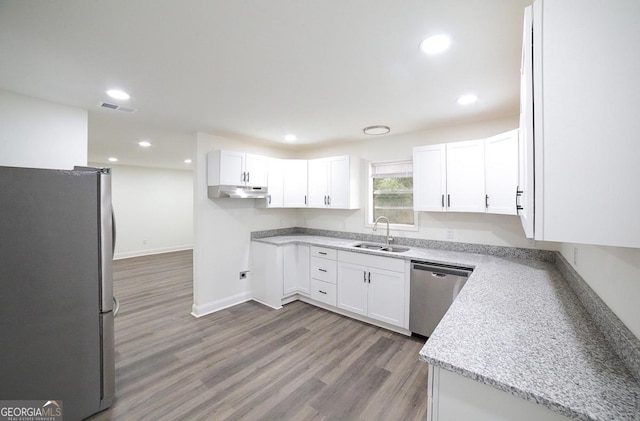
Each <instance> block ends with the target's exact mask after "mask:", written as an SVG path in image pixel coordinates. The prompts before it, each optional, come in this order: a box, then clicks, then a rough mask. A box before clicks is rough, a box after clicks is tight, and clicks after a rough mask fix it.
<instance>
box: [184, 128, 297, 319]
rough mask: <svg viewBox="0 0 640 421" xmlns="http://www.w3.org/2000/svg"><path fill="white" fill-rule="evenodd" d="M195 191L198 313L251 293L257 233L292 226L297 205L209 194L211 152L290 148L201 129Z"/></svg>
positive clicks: (195, 309) (276, 153)
mask: <svg viewBox="0 0 640 421" xmlns="http://www.w3.org/2000/svg"><path fill="white" fill-rule="evenodd" d="M195 137H196V139H195V142H196V148H195V150H196V159H195V161H194V162H195V164H196V169H195V173H194V180H193V194H194V256H193V295H194V303H193V315H194V316H196V317H199V316H203V315H205V314H208V313H211V312H213V311H216V310H220V309H222V308H225V307H228V306H231V305H234V304H238V303H240V302H242V301H246V300H248V299H250V298H251V291H250V279H249V278H250V277H251V274H249V277H248V278H247V279H244V280H240V279H239V273H240V271H245V270H248V269H249V263H250V262H249V249H250V245H251V238H250V237H251V232H252V231H261V230H267V229H275V228H285V227H292V226H295V224H296V214H297V210H296V209H261V208H256V207H255V201H257V200H260V199H214V200H211V199H209V198H208V197H207V162H206V161H207V158H206V156H207V152H209V151H211V150H214V149H228V150H232V151H239V152H249V153H255V154H260V155H266V156H272V157H276V158H290V157H291V156H288V154H287V152H284V151H282V150H277V149H273V148H268V147H264V146H262V145H259V144H257V143H255V144H254V143H248V142H242V141H237V140H231V139H227V138H223V137H218V136H212V135H208V134H204V133H198V134H196V136H195Z"/></svg>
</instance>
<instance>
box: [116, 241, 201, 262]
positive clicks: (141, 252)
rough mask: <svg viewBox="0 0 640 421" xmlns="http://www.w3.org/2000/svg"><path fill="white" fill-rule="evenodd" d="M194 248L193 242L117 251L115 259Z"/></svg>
mask: <svg viewBox="0 0 640 421" xmlns="http://www.w3.org/2000/svg"><path fill="white" fill-rule="evenodd" d="M183 250H193V244H187V245H183V246H175V247H164V248H159V249H149V250H137V251H128V252H125V253H116V254H115V255H114V256H113V260H120V259H129V258H131V257H140V256H151V255H153V254H162V253H171V252H173V251H183Z"/></svg>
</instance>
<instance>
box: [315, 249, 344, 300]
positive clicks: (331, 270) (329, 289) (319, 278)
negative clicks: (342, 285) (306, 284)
mask: <svg viewBox="0 0 640 421" xmlns="http://www.w3.org/2000/svg"><path fill="white" fill-rule="evenodd" d="M310 253H311V265H310V276H311V298H313V299H314V300H316V301H320V302H322V303H324V304H328V305H330V306H334V307H335V305H336V278H337V276H336V272H337V264H336V251H335V250H333V249H329V248H325V247H316V246H313V247H311V252H310Z"/></svg>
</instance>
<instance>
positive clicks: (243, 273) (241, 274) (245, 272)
mask: <svg viewBox="0 0 640 421" xmlns="http://www.w3.org/2000/svg"><path fill="white" fill-rule="evenodd" d="M248 273H249V271H248V270H245V271H242V272H240V279H247V274H248Z"/></svg>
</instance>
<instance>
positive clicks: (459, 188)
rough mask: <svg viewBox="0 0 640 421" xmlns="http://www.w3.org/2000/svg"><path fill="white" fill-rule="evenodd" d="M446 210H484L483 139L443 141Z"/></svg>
mask: <svg viewBox="0 0 640 421" xmlns="http://www.w3.org/2000/svg"><path fill="white" fill-rule="evenodd" d="M446 204H447V210H448V211H454V212H484V211H485V193H484V141H482V140H470V141H467V142H454V143H448V144H447V197H446Z"/></svg>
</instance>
